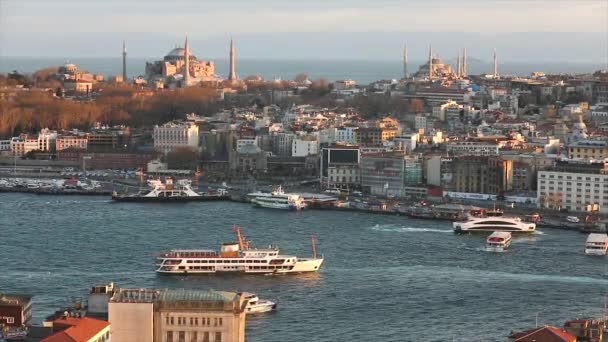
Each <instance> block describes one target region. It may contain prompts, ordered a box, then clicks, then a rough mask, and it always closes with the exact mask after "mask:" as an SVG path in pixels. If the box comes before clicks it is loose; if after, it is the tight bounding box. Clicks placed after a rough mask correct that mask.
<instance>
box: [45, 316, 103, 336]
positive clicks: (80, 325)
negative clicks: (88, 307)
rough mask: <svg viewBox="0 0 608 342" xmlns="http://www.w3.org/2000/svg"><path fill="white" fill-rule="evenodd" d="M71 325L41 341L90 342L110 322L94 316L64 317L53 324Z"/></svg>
mask: <svg viewBox="0 0 608 342" xmlns="http://www.w3.org/2000/svg"><path fill="white" fill-rule="evenodd" d="M55 323H57V324H59V325H67V326H71V327H69V328H68V329H66V330H63V331H61V332H59V333H56V334H54V335H52V336H49V337H47V338H45V339H44V340H42V341H41V342H88V341H89V340H90V339H91V338H93V337H94V336H95V335H97V334H99V333H100V332H101V331H102V330H104V329H105V328H107V327H108V326H109V325H110V323H108V322H106V321H102V320H98V319H94V318H89V317H85V318H74V317H69V318H62V319H58V320H56V321H54V322H53V324H55Z"/></svg>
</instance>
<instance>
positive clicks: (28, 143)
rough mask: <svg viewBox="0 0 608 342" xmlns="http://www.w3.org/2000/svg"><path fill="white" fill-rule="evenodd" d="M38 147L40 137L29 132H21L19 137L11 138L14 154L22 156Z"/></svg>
mask: <svg viewBox="0 0 608 342" xmlns="http://www.w3.org/2000/svg"><path fill="white" fill-rule="evenodd" d="M37 149H38V138H37V137H31V136H28V135H27V134H21V135H20V136H18V137H13V138H11V151H12V152H13V155H16V156H19V157H22V156H24V155H25V154H26V153H28V152H31V151H35V150H37Z"/></svg>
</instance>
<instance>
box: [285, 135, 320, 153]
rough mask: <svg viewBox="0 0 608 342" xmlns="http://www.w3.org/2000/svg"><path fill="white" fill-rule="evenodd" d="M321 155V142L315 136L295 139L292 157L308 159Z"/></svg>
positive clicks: (292, 146) (292, 145) (292, 144)
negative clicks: (308, 157)
mask: <svg viewBox="0 0 608 342" xmlns="http://www.w3.org/2000/svg"><path fill="white" fill-rule="evenodd" d="M315 154H319V140H318V139H317V137H315V136H304V137H297V138H295V139H293V142H292V143H291V156H292V157H307V156H311V155H315Z"/></svg>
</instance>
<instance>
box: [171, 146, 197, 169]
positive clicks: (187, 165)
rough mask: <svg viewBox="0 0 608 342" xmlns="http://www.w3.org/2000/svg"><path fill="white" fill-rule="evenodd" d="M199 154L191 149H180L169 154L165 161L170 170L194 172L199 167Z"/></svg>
mask: <svg viewBox="0 0 608 342" xmlns="http://www.w3.org/2000/svg"><path fill="white" fill-rule="evenodd" d="M197 157H198V153H197V152H196V150H194V149H193V148H190V147H178V148H177V149H176V150H175V151H173V152H169V153H167V155H166V156H165V161H166V162H167V164H168V167H169V169H179V170H194V169H195V168H196V166H197V163H198V160H197Z"/></svg>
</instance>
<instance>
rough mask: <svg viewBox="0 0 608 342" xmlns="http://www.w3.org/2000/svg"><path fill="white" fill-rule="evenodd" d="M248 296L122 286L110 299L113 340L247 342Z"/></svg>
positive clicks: (230, 293) (119, 341)
mask: <svg viewBox="0 0 608 342" xmlns="http://www.w3.org/2000/svg"><path fill="white" fill-rule="evenodd" d="M246 305H247V302H246V300H245V299H244V298H243V297H242V296H241V295H240V294H237V293H233V292H219V291H202V290H186V289H181V290H152V289H120V290H118V291H117V292H116V293H115V294H114V296H113V297H112V299H111V300H110V303H109V321H110V324H111V326H112V333H111V336H110V337H111V339H112V341H113V342H181V341H183V342H185V341H207V342H227V341H230V342H232V341H234V342H244V341H245V306H246Z"/></svg>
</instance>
